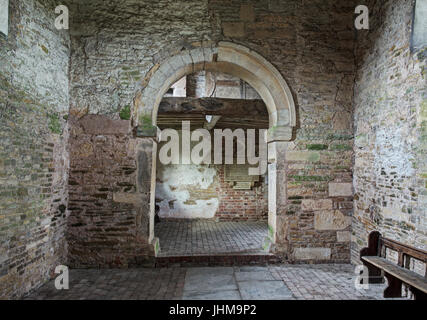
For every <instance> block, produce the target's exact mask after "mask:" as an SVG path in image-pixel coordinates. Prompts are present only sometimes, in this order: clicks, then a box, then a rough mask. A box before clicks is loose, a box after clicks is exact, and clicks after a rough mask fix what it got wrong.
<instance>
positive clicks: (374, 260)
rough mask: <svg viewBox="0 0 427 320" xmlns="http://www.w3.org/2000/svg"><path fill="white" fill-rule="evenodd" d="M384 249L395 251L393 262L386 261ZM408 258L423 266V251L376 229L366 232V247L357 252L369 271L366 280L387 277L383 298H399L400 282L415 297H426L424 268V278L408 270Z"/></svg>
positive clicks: (426, 259)
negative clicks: (367, 235) (395, 257)
mask: <svg viewBox="0 0 427 320" xmlns="http://www.w3.org/2000/svg"><path fill="white" fill-rule="evenodd" d="M387 249H391V250H393V251H396V252H397V254H398V262H397V265H396V264H394V263H393V262H391V261H389V260H386V250H387ZM410 258H413V259H416V260H419V261H421V262H424V264H425V265H427V251H424V250H421V249H417V248H414V247H411V246H407V245H405V244H402V243H400V242H397V241H394V240H391V239H387V238H384V237H382V236H381V234H380V233H379V232H378V231H373V232H371V233H370V234H369V240H368V247H367V248H363V249H362V250H361V251H360V260H361V261H362V263H363V264H364V265H365V266H366V267H367V268H368V271H369V283H383V282H384V276H385V277H386V278H387V280H388V287H387V288H386V289H385V290H384V298H399V297H402V284H405V285H406V286H407V287H408V288H409V290H411V292H412V294H413V295H414V299H415V300H427V268H426V270H425V272H424V277H423V276H421V275H419V274H418V273H415V272H413V271H410V270H409V266H410Z"/></svg>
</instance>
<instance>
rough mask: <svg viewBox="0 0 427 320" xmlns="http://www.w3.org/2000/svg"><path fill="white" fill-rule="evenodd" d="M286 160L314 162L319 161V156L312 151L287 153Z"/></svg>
mask: <svg viewBox="0 0 427 320" xmlns="http://www.w3.org/2000/svg"><path fill="white" fill-rule="evenodd" d="M286 160H288V161H310V162H316V161H319V160H320V154H319V152H314V151H289V152H287V153H286Z"/></svg>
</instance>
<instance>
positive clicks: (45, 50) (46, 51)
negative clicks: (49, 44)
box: [40, 45, 49, 54]
mask: <svg viewBox="0 0 427 320" xmlns="http://www.w3.org/2000/svg"><path fill="white" fill-rule="evenodd" d="M40 47H41V48H42V50H43V51H44V53H46V54H48V53H49V50H48V49H47V48H46V47H45V46H44V45H41V46H40Z"/></svg>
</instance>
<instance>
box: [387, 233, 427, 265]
mask: <svg viewBox="0 0 427 320" xmlns="http://www.w3.org/2000/svg"><path fill="white" fill-rule="evenodd" d="M381 241H382V245H383V246H385V247H387V248H389V249H392V250H394V251H397V252H403V253H405V254H407V255H409V256H411V257H413V258H415V259H417V260H420V261H422V262H424V263H427V251H424V250H422V249H418V248H415V247H411V246H408V245H406V244H402V243H400V242H397V241H395V240H392V239H388V238H381Z"/></svg>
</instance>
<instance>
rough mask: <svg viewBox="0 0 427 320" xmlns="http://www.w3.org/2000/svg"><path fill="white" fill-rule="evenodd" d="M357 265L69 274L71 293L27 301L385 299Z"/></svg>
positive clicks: (50, 290) (50, 291) (47, 293)
mask: <svg viewBox="0 0 427 320" xmlns="http://www.w3.org/2000/svg"><path fill="white" fill-rule="evenodd" d="M354 279H355V274H354V266H352V265H328V264H322V265H274V266H266V267H255V266H247V267H245V266H243V267H204V268H168V269H165V268H158V269H154V268H153V269H129V270H116V269H104V270H70V289H69V290H62V291H59V290H56V289H55V287H54V281H53V280H52V281H50V282H48V283H47V284H45V285H44V286H43V287H41V288H40V289H38V290H37V291H36V292H33V293H32V294H31V295H30V296H28V297H26V298H25V299H40V300H41V299H90V300H93V299H107V300H110V299H149V300H151V299H160V300H162V299H186V300H193V299H203V300H209V299H223V300H228V299H260V300H262V299H267V300H273V299H281V300H282V299H283V300H295V299H300V300H301V299H305V300H314V299H315V300H331V299H334V300H353V299H358V300H372V299H382V291H383V290H384V288H385V286H386V284H382V285H371V286H370V289H369V290H361V291H359V290H356V289H355V287H354Z"/></svg>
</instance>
